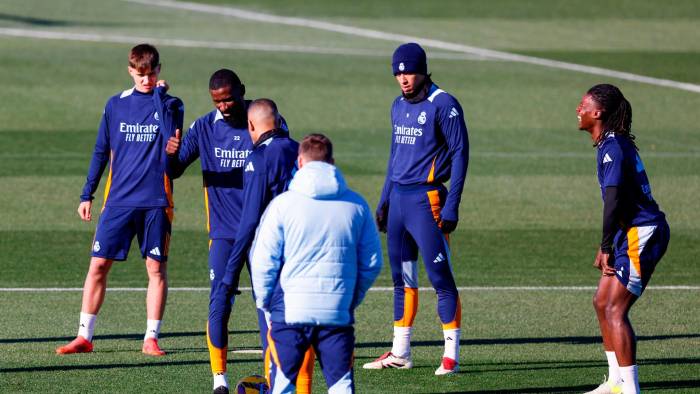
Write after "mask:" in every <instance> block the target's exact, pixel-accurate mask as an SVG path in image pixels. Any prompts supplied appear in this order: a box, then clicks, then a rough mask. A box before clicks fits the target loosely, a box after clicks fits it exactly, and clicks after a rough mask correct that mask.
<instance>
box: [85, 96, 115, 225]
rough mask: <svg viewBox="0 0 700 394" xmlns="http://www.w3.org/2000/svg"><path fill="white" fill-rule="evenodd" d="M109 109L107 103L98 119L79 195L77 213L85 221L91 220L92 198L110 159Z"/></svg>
mask: <svg viewBox="0 0 700 394" xmlns="http://www.w3.org/2000/svg"><path fill="white" fill-rule="evenodd" d="M109 109H110V105H109V103H107V105H106V106H105V110H104V112H103V113H102V119H101V120H100V128H99V129H98V131H97V140H96V141H95V149H94V151H93V152H92V159H91V160H90V167H89V169H88V175H87V179H86V181H85V186H83V192H82V193H81V195H80V205H79V206H78V215H80V218H81V219H83V220H85V221H90V220H92V212H91V211H92V200H93V199H94V198H95V197H94V194H95V191H96V190H97V186H98V185H99V183H100V178H102V174H103V173H104V170H105V168H106V167H107V163H108V162H109V160H110V156H109V154H110V145H109Z"/></svg>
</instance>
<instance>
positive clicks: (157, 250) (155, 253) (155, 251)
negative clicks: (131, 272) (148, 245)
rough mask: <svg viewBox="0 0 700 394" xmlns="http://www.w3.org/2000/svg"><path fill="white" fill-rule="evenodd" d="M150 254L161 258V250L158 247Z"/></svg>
mask: <svg viewBox="0 0 700 394" xmlns="http://www.w3.org/2000/svg"><path fill="white" fill-rule="evenodd" d="M148 253H150V254H152V255H154V256H160V249H158V247H157V246H156V247H155V248H153V249H151V251H150V252H148Z"/></svg>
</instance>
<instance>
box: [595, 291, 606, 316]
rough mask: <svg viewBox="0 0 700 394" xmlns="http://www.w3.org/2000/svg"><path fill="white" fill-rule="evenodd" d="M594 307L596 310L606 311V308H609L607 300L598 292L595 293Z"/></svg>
mask: <svg viewBox="0 0 700 394" xmlns="http://www.w3.org/2000/svg"><path fill="white" fill-rule="evenodd" d="M593 308H595V310H596V312H599V313H601V312H602V313H606V312H605V310H606V308H607V300H606V299H605V298H603V297H601V296H600V295H599V294H598V293H595V294H594V295H593Z"/></svg>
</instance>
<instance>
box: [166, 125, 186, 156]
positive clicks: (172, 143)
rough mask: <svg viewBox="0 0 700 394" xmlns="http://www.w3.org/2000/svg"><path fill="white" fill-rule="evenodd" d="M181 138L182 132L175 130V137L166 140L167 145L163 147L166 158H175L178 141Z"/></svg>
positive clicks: (178, 146)
mask: <svg viewBox="0 0 700 394" xmlns="http://www.w3.org/2000/svg"><path fill="white" fill-rule="evenodd" d="M181 138H182V131H180V129H175V136H173V137H170V138H168V145H166V147H165V153H167V154H168V156H175V155H176V154H177V152H178V151H179V150H180V139H181Z"/></svg>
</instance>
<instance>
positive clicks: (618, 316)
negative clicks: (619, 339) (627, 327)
mask: <svg viewBox="0 0 700 394" xmlns="http://www.w3.org/2000/svg"><path fill="white" fill-rule="evenodd" d="M627 311H628V309H627V308H625V307H624V305H621V304H619V303H614V302H610V303H608V304H607V305H605V318H606V319H607V320H608V324H610V325H612V326H619V325H623V324H626V321H627Z"/></svg>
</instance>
